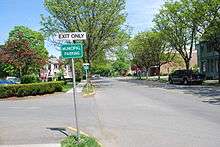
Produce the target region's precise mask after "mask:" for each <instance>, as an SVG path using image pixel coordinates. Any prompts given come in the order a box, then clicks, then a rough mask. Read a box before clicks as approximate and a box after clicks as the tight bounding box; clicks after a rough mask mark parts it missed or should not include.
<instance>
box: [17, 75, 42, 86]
mask: <svg viewBox="0 0 220 147" xmlns="http://www.w3.org/2000/svg"><path fill="white" fill-rule="evenodd" d="M37 82H39V78H38V77H37V76H36V75H34V74H32V75H24V76H22V77H21V84H29V83H37Z"/></svg>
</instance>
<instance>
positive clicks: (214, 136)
mask: <svg viewBox="0 0 220 147" xmlns="http://www.w3.org/2000/svg"><path fill="white" fill-rule="evenodd" d="M95 82H96V84H97V93H96V95H95V96H93V97H85V98H83V97H82V96H81V95H80V94H78V100H77V101H78V114H79V124H80V128H81V130H82V131H84V132H87V133H88V134H91V135H93V136H96V137H97V138H98V139H99V140H100V142H102V144H103V145H104V146H105V147H220V89H219V88H213V87H203V86H196V85H193V86H181V85H174V86H173V85H167V84H158V83H157V84H155V83H152V82H143V81H136V80H125V79H100V80H96V81H95ZM73 118H74V112H73V105H72V95H71V94H62V93H59V94H55V95H47V96H41V97H40V96H39V97H29V98H28V99H23V100H17V101H15V100H4V101H0V129H1V130H0V145H17V144H47V143H48V144H49V143H59V142H60V141H61V140H62V139H63V138H64V137H65V134H63V133H62V132H60V131H59V130H60V128H61V129H62V128H66V127H68V126H74V125H75V124H74V120H73ZM61 131H62V130H61ZM67 133H69V132H67ZM27 146H28V145H27Z"/></svg>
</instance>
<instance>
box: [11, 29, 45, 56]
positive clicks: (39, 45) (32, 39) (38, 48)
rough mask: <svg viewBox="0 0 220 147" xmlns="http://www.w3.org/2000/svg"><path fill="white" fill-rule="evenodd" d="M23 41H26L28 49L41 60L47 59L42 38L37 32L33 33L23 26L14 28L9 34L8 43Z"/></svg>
mask: <svg viewBox="0 0 220 147" xmlns="http://www.w3.org/2000/svg"><path fill="white" fill-rule="evenodd" d="M18 38H19V39H24V40H27V41H28V44H29V47H30V48H31V49H33V50H34V51H35V53H36V54H38V56H39V57H41V58H42V59H45V60H47V59H48V51H47V49H46V48H45V44H44V36H43V35H42V34H41V33H40V32H37V31H33V30H31V29H29V28H27V27H25V26H15V27H14V29H13V30H11V31H10V32H9V39H8V41H13V40H17V39H18Z"/></svg>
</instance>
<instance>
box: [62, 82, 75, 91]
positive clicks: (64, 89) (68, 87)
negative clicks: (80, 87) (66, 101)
mask: <svg viewBox="0 0 220 147" xmlns="http://www.w3.org/2000/svg"><path fill="white" fill-rule="evenodd" d="M71 88H73V85H72V84H71V83H67V84H65V85H63V92H67V91H69V90H70V89H71Z"/></svg>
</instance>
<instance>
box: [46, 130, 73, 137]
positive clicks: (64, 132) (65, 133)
mask: <svg viewBox="0 0 220 147" xmlns="http://www.w3.org/2000/svg"><path fill="white" fill-rule="evenodd" d="M47 129H49V130H51V131H57V132H60V133H62V134H64V135H66V136H69V135H68V133H67V132H66V129H65V128H47Z"/></svg>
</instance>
